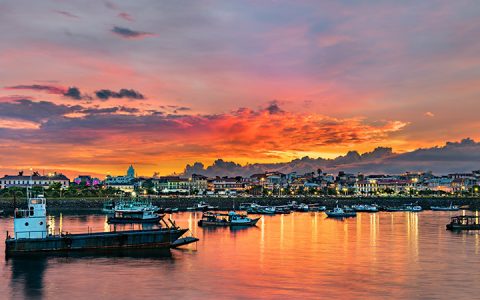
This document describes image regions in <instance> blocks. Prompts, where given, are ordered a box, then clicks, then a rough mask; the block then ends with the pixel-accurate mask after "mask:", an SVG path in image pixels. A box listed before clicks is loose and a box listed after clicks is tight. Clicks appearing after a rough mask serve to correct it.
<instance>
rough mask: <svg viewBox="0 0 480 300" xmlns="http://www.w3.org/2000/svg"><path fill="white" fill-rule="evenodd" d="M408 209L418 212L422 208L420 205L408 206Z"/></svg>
mask: <svg viewBox="0 0 480 300" xmlns="http://www.w3.org/2000/svg"><path fill="white" fill-rule="evenodd" d="M408 208H409V211H411V212H419V211H422V210H423V208H422V207H421V206H420V205H414V206H408Z"/></svg>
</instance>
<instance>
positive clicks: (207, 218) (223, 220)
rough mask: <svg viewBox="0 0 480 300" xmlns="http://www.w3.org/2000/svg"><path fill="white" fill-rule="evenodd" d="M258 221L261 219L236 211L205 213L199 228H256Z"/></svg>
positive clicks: (199, 222)
mask: <svg viewBox="0 0 480 300" xmlns="http://www.w3.org/2000/svg"><path fill="white" fill-rule="evenodd" d="M258 220H260V218H254V219H252V218H249V217H247V215H240V214H237V213H236V212H234V211H230V212H229V213H228V214H220V213H211V212H205V213H203V216H202V219H201V220H199V221H198V226H200V227H202V226H255V225H256V224H257V222H258Z"/></svg>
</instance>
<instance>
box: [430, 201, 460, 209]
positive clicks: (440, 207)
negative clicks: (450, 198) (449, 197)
mask: <svg viewBox="0 0 480 300" xmlns="http://www.w3.org/2000/svg"><path fill="white" fill-rule="evenodd" d="M430 209H431V210H434V211H457V210H459V209H460V207H458V206H457V205H453V203H452V202H450V206H430Z"/></svg>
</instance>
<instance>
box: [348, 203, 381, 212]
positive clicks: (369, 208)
mask: <svg viewBox="0 0 480 300" xmlns="http://www.w3.org/2000/svg"><path fill="white" fill-rule="evenodd" d="M352 209H353V210H354V211H356V212H378V206H376V205H368V204H356V205H352Z"/></svg>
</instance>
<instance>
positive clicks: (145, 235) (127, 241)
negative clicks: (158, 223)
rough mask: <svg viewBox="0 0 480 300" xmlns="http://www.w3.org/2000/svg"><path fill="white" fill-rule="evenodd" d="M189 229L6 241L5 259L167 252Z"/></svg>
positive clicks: (131, 231)
mask: <svg viewBox="0 0 480 300" xmlns="http://www.w3.org/2000/svg"><path fill="white" fill-rule="evenodd" d="M187 231H188V229H153V230H129V231H117V232H98V233H90V234H67V235H62V236H49V237H46V238H38V239H7V240H5V253H6V254H7V255H14V254H21V253H30V252H62V251H84V250H102V249H103V250H105V249H133V248H170V247H171V245H172V244H173V243H174V242H175V241H176V240H177V239H178V238H180V237H181V236H182V235H183V234H184V233H185V232H187Z"/></svg>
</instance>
